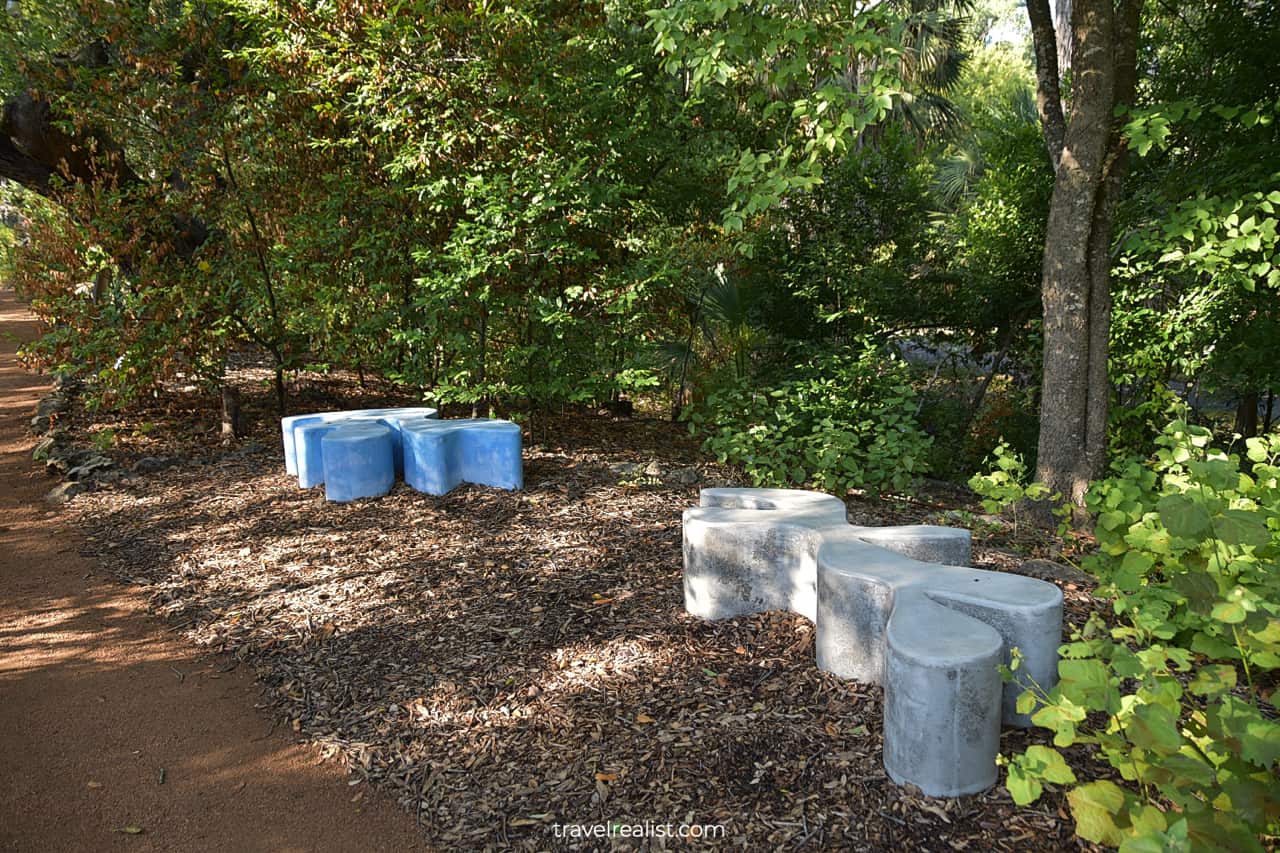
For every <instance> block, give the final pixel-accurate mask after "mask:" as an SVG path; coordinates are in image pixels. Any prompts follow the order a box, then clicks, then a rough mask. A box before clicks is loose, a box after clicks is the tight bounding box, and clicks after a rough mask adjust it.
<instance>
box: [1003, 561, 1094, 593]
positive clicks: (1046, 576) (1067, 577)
mask: <svg viewBox="0 0 1280 853" xmlns="http://www.w3.org/2000/svg"><path fill="white" fill-rule="evenodd" d="M1018 574H1020V575H1026V576H1027V577H1029V578H1036V579H1038V580H1042V581H1061V582H1062V583H1073V584H1076V585H1077V586H1085V587H1092V586H1097V585H1098V580H1097V578H1095V577H1093V576H1092V575H1087V574H1085V573H1084V572H1082V571H1080V570H1079V569H1075V568H1072V567H1071V566H1067V565H1064V564H1062V563H1055V562H1054V561H1053V560H1027V561H1026V562H1025V563H1023V564H1022V567H1021V568H1020V569H1018Z"/></svg>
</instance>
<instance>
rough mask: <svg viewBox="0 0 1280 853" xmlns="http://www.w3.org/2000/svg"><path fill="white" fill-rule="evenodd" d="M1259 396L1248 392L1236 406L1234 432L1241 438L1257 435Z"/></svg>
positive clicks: (1256, 393)
mask: <svg viewBox="0 0 1280 853" xmlns="http://www.w3.org/2000/svg"><path fill="white" fill-rule="evenodd" d="M1260 397H1261V395H1260V394H1259V393H1258V392H1257V391H1250V392H1248V393H1246V394H1245V395H1244V397H1242V398H1241V400H1240V402H1239V403H1238V404H1237V405H1236V422H1235V431H1236V432H1238V433H1239V434H1240V437H1241V438H1253V437H1254V436H1255V435H1257V434H1258V402H1259V398H1260Z"/></svg>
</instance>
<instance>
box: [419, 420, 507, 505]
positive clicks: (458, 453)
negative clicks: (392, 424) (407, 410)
mask: <svg viewBox="0 0 1280 853" xmlns="http://www.w3.org/2000/svg"><path fill="white" fill-rule="evenodd" d="M401 434H402V436H403V441H404V481H405V482H406V483H408V484H409V485H410V486H412V487H413V488H415V489H417V490H418V491H420V492H426V493H427V494H429V495H443V494H445V493H446V492H448V491H450V490H451V489H453V488H454V487H455V486H457V485H458V484H459V483H476V484H478V485H481V486H496V487H497V488H500V489H519V488H522V487H523V486H524V468H523V466H522V464H521V458H520V425H519V424H513V423H511V422H510V421H499V420H489V419H487V418H459V419H457V420H448V421H434V420H419V421H414V422H412V423H406V424H404V426H403V428H402V430H401Z"/></svg>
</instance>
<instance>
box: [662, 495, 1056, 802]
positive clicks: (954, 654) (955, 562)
mask: <svg viewBox="0 0 1280 853" xmlns="http://www.w3.org/2000/svg"><path fill="white" fill-rule="evenodd" d="M969 562H970V537H969V532H968V531H967V530H959V529H955V528H946V527H932V526H923V525H912V526H906V527H884V528H870V527H855V526H852V525H850V524H848V522H847V520H846V513H845V506H844V503H843V502H842V501H840V500H839V499H838V498H834V497H831V496H829V495H823V494H819V493H817V492H805V491H796V490H788V489H703V490H702V497H701V506H698V507H695V508H693V509H688V510H685V513H684V593H685V608H686V609H687V610H688V611H689V612H690V613H692V614H694V615H697V616H701V617H703V618H706V619H726V618H729V617H732V616H738V615H743V614H748V613H760V612H763V611H768V610H791V611H794V612H796V613H799V614H801V615H802V616H806V617H808V618H810V619H812V620H813V621H814V623H815V627H816V633H817V640H816V645H817V659H818V661H817V662H818V666H819V667H820V668H821V669H824V670H826V671H828V672H832V673H834V674H836V675H838V676H840V677H842V678H852V679H857V680H859V681H866V682H869V683H873V684H882V685H884V691H885V705H884V766H885V770H886V771H887V772H888V774H889V777H890V778H891V779H893V780H894V781H895V782H898V783H899V784H905V783H910V784H913V785H916V786H917V787H919V788H920V789H921V790H922V791H924V792H925V793H926V794H928V795H930V796H938V797H954V796H960V795H963V794H972V793H976V792H978V791H981V790H984V789H985V788H988V787H990V786H991V785H992V784H994V783H995V781H996V777H997V771H996V764H995V757H996V753H997V751H998V749H999V743H1000V725H1001V722H1002V721H1003V722H1005V723H1007V724H1010V725H1019V726H1027V725H1030V720H1029V719H1028V718H1027V717H1025V716H1023V715H1019V714H1017V713H1016V711H1015V708H1014V706H1015V703H1016V700H1017V697H1018V694H1019V693H1021V692H1022V689H1023V685H1022V684H1020V683H1011V684H1007V685H1006V684H1002V682H1001V678H1000V675H999V673H998V671H997V666H998V665H999V664H1000V663H1002V662H1007V661H1008V659H1009V650H1010V649H1011V648H1013V647H1015V646H1016V647H1017V648H1018V649H1019V650H1020V651H1021V653H1022V655H1023V658H1024V662H1023V666H1022V668H1021V669H1020V670H1019V673H1018V674H1019V675H1020V676H1022V678H1024V679H1025V678H1026V677H1028V676H1029V677H1030V678H1034V679H1035V680H1036V682H1037V683H1039V684H1040V685H1041V686H1043V687H1045V688H1046V689H1047V688H1049V687H1050V686H1052V685H1053V684H1054V683H1056V681H1057V660H1058V645H1059V643H1060V641H1061V632H1062V592H1061V590H1059V589H1058V588H1057V587H1056V586H1054V585H1053V584H1050V583H1045V582H1044V581H1039V580H1035V579H1032V578H1025V577H1021V576H1018V575H1007V574H1002V573H999V572H987V571H981V570H978V569H972V568H964V566H967V565H968V563H969Z"/></svg>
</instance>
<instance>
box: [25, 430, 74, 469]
mask: <svg viewBox="0 0 1280 853" xmlns="http://www.w3.org/2000/svg"><path fill="white" fill-rule="evenodd" d="M66 443H67V433H66V432H65V431H64V430H60V429H55V430H53V431H52V432H49V433H46V434H45V436H44V438H42V439H40V440H39V441H38V442H36V446H35V447H34V448H32V450H31V458H32V459H33V460H35V461H36V462H41V461H44V460H46V459H48V458H49V457H51V456H53V455H54V454H55V453H57V452H58V449H59V448H60V447H62V446H64V445H65V444H66Z"/></svg>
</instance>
